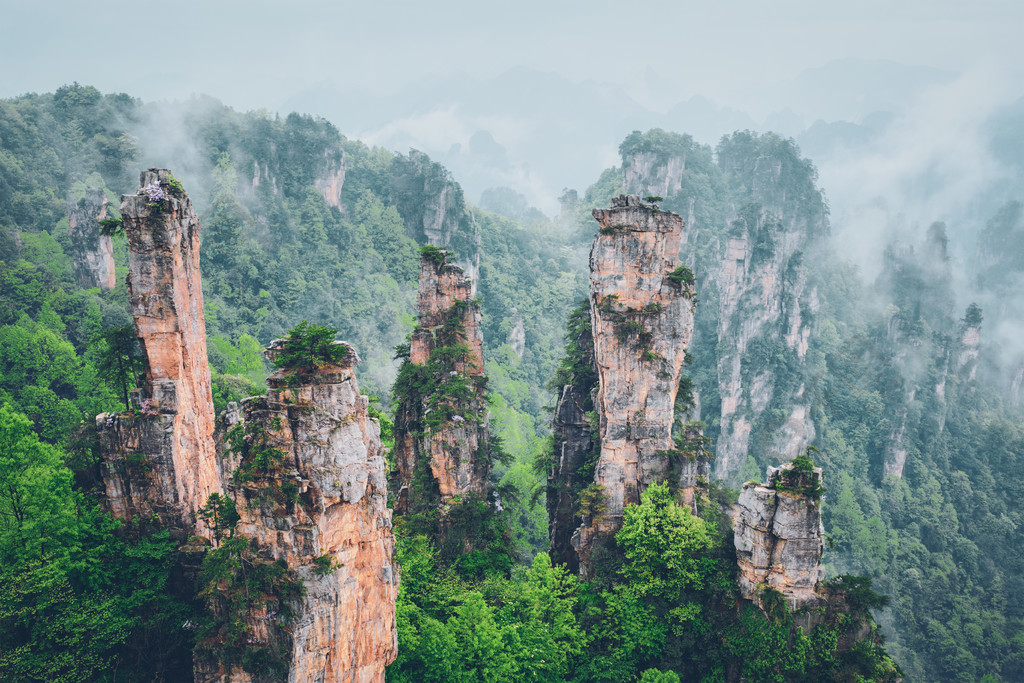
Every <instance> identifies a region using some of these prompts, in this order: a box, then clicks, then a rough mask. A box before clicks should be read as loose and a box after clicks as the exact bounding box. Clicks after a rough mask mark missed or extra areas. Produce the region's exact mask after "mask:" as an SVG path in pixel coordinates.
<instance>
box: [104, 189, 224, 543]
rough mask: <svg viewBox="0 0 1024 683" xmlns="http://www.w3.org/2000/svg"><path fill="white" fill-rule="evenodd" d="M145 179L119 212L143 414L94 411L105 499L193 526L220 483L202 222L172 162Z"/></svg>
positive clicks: (131, 512)
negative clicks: (139, 354) (104, 467)
mask: <svg viewBox="0 0 1024 683" xmlns="http://www.w3.org/2000/svg"><path fill="white" fill-rule="evenodd" d="M140 184H141V186H142V187H141V189H140V190H139V192H138V193H137V194H134V195H124V196H123V197H122V198H121V215H122V217H123V219H124V225H125V233H126V234H127V236H128V245H129V258H128V292H129V296H130V305H131V310H132V314H133V316H134V318H135V330H136V334H137V335H138V337H139V341H140V343H141V345H142V350H143V353H144V355H145V366H146V374H145V378H144V381H143V383H142V388H141V389H138V390H136V391H135V392H133V395H132V399H131V400H132V403H133V407H134V408H135V409H136V413H138V415H100V416H98V417H97V425H98V427H99V430H100V440H101V444H102V449H103V452H104V454H105V456H106V459H107V464H108V468H109V476H108V477H107V478H106V488H107V502H108V505H109V506H110V509H111V510H112V512H113V513H114V514H115V515H117V516H121V517H134V516H146V515H147V514H148V513H149V512H151V511H163V514H170V516H171V517H177V519H178V520H179V521H178V522H177V524H176V526H180V525H181V524H182V520H183V521H184V523H185V525H186V526H189V523H188V520H190V519H194V518H193V517H192V516H193V515H194V513H195V512H196V511H197V510H198V509H199V508H201V507H202V506H203V505H204V504H205V503H206V500H207V498H208V497H209V495H210V494H211V493H214V492H217V491H220V490H221V485H220V476H219V473H218V469H217V463H216V457H215V453H214V441H213V431H214V413H213V398H212V395H211V392H210V367H209V365H208V363H207V359H206V322H205V319H204V316H203V292H202V286H201V282H200V274H199V221H198V220H197V218H196V214H195V211H194V210H193V209H192V201H191V200H190V199H189V197H188V195H187V194H185V192H184V190H182V189H181V185H180V184H178V183H177V181H175V180H174V179H173V176H171V174H170V172H169V171H167V170H165V169H150V170H148V171H144V172H143V173H142V175H141V179H140ZM146 469H148V470H149V471H148V472H146V471H145V470H146ZM136 475H141V476H136ZM168 522H169V520H168ZM200 531H202V530H200Z"/></svg>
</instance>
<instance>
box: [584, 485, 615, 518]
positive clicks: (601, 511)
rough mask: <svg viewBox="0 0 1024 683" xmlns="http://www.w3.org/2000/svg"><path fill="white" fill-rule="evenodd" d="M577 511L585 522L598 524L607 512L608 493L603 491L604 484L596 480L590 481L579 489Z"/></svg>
mask: <svg viewBox="0 0 1024 683" xmlns="http://www.w3.org/2000/svg"><path fill="white" fill-rule="evenodd" d="M579 511H580V515H582V517H583V521H584V523H585V524H590V525H597V524H600V523H601V521H602V520H603V519H604V516H605V515H606V514H608V495H607V494H606V493H605V490H604V486H602V485H601V484H598V483H597V482H591V483H590V484H589V485H588V486H587V487H586V488H585V489H583V490H582V491H580V502H579Z"/></svg>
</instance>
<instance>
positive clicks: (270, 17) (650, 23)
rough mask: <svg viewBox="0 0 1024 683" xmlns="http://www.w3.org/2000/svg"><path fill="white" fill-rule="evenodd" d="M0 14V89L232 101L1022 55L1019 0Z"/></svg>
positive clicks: (959, 64)
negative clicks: (476, 83) (510, 79)
mask: <svg viewBox="0 0 1024 683" xmlns="http://www.w3.org/2000/svg"><path fill="white" fill-rule="evenodd" d="M0 17H2V18H0V73H3V78H2V79H0V96H13V95H17V94H21V93H24V92H29V91H36V92H46V91H52V90H53V89H55V88H56V87H58V86H60V85H61V84H64V83H68V82H71V81H75V80H77V81H79V82H80V83H88V84H93V85H96V86H97V87H99V88H100V89H101V90H104V91H126V92H129V93H131V94H133V95H136V96H140V97H142V98H144V99H163V98H183V97H187V96H189V95H190V94H193V93H208V94H211V95H214V96H215V97H218V98H219V99H221V100H222V101H224V102H225V103H227V104H231V105H233V106H236V107H239V108H242V109H250V108H260V107H266V108H268V109H275V108H276V107H277V106H278V105H279V104H280V103H281V102H283V101H285V100H286V99H287V98H288V96H289V95H291V94H292V93H294V92H296V91H298V90H300V89H303V88H309V87H310V86H316V85H325V86H332V87H336V88H341V89H348V88H368V89H373V90H378V91H387V90H391V89H395V88H398V87H400V86H402V85H406V84H408V83H410V82H414V81H417V80H421V79H427V78H432V77H433V78H437V77H445V76H448V75H451V74H455V73H460V72H461V73H466V74H468V75H470V76H474V77H487V76H492V75H496V74H498V73H501V72H502V71H504V70H506V69H508V68H511V67H514V66H519V65H523V66H529V67H533V68H538V69H542V70H547V71H554V72H557V73H559V74H562V75H563V76H566V77H568V78H570V79H573V80H584V79H592V80H597V81H607V82H611V83H615V84H619V85H622V86H625V87H626V88H627V89H628V90H629V91H630V93H631V94H633V95H634V96H635V97H636V98H638V99H639V100H640V101H641V102H642V103H643V104H646V105H648V106H654V107H668V106H670V105H671V104H672V103H674V102H675V101H678V100H679V99H680V98H682V97H688V96H689V95H692V94H695V93H700V94H703V95H706V96H709V97H712V98H714V99H717V100H719V101H721V102H726V103H729V104H733V105H736V106H747V107H756V101H755V100H756V98H757V96H758V93H759V92H761V91H762V90H763V89H764V88H765V87H768V86H771V85H772V84H774V83H776V82H779V81H785V80H788V79H792V78H793V77H795V76H796V75H797V74H799V73H800V71H802V70H803V69H805V68H809V67H817V66H821V65H823V64H825V63H827V62H829V61H831V60H834V59H843V58H864V59H888V60H893V61H897V62H901V63H904V64H908V65H926V66H935V67H939V68H942V69H946V70H951V71H957V72H959V71H964V70H967V69H970V68H971V67H972V65H974V64H976V63H989V64H1001V65H1003V66H1004V67H1005V68H1006V69H1007V70H1008V71H1010V72H1013V74H1014V78H1015V80H1016V79H1019V76H1020V69H1019V66H1018V65H1021V64H1024V59H1022V57H1024V48H1022V45H1024V41H1021V40H1020V32H1021V29H1022V28H1024V3H1022V2H1019V0H971V1H970V2H967V1H963V0H896V1H894V0H886V1H884V2H883V1H881V0H857V1H856V2H842V3H837V2H823V1H822V0H775V1H774V2H764V1H763V0H754V1H748V0H744V1H742V2H736V1H733V2H722V1H719V2H709V1H708V0H702V1H701V2H690V1H676V2H652V1H633V2H628V3H627V2H610V1H607V0H586V1H582V0H580V1H577V0H572V1H568V2H560V1H558V0H554V1H551V0H545V1H540V0H518V1H517V2H483V1H480V0H475V1H473V2H470V1H468V0H440V1H434V2H410V1H400V2H396V1H394V0H378V1H377V2H360V3H352V2H312V1H309V0H297V1H292V2H282V1H280V0H273V1H269V0H246V1H245V2H242V1H241V0H175V1H174V2H166V1H163V2H150V1H148V0H138V1H136V2H131V3H128V2H121V1H115V0H93V1H90V2H78V1H70V0H63V1H61V2H53V1H46V0H0ZM645 77H646V80H645ZM649 86H650V87H649ZM314 113H315V112H314Z"/></svg>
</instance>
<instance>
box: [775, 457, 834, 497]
mask: <svg viewBox="0 0 1024 683" xmlns="http://www.w3.org/2000/svg"><path fill="white" fill-rule="evenodd" d="M778 477H779V478H778V480H777V481H776V482H775V490H776V491H782V492H785V493H792V494H795V495H798V496H804V497H806V498H810V499H811V500H815V501H816V500H819V499H820V498H821V496H822V494H823V493H824V492H825V487H824V486H822V485H821V480H820V478H818V477H817V476H815V474H814V461H813V460H811V459H810V458H809V457H808V456H807V454H806V453H804V454H801V455H798V456H796V457H795V458H793V460H792V462H791V463H790V467H788V468H787V467H783V468H781V469H780V470H779V473H778Z"/></svg>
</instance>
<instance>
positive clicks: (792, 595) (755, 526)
mask: <svg viewBox="0 0 1024 683" xmlns="http://www.w3.org/2000/svg"><path fill="white" fill-rule="evenodd" d="M821 480H822V477H821V468H820V467H815V468H814V469H813V470H812V471H810V472H808V473H806V474H804V475H800V474H798V473H796V472H795V471H794V469H793V463H785V464H783V465H782V466H781V467H769V468H768V481H767V483H766V484H765V485H763V486H762V485H760V484H752V483H747V484H744V486H743V491H742V492H741V493H740V498H739V502H738V503H737V504H736V507H735V509H734V514H733V517H734V531H735V536H734V541H735V544H736V558H737V562H738V564H739V569H740V573H739V587H740V594H741V595H742V596H743V597H744V598H747V599H748V600H753V601H755V602H757V603H759V604H760V600H761V596H760V592H761V590H762V589H763V588H765V587H767V588H772V589H774V590H777V591H779V592H780V593H782V594H783V595H784V596H785V598H786V600H787V602H788V603H789V606H790V608H791V609H793V610H796V609H799V608H801V607H808V606H814V605H816V604H817V603H818V602H819V601H820V599H821V596H820V595H819V593H818V592H817V591H818V588H819V584H820V583H821V581H822V580H824V578H825V571H824V569H823V568H822V566H821V556H822V554H823V553H824V552H825V540H824V539H825V529H824V526H823V525H822V522H821V501H820V487H821ZM815 490H818V491H819V494H818V495H815V494H814V493H813V491H815Z"/></svg>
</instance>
